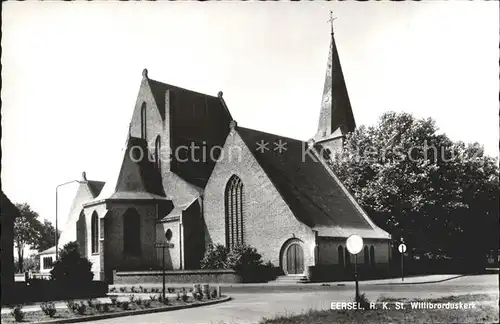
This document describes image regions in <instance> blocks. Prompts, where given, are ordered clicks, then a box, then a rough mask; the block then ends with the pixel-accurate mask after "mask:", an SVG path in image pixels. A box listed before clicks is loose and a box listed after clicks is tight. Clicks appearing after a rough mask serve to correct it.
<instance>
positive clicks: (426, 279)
mask: <svg viewBox="0 0 500 324" xmlns="http://www.w3.org/2000/svg"><path fill="white" fill-rule="evenodd" d="M462 276H464V275H457V274H442V275H441V274H440V275H426V276H414V277H408V278H404V281H401V278H390V279H377V280H365V281H360V282H362V283H363V284H369V285H393V284H423V283H433V282H441V281H446V280H451V279H455V278H459V277H462ZM193 284H194V283H168V282H167V283H166V284H165V285H166V287H171V288H180V287H186V288H188V287H189V288H190V287H192V285H193ZM351 284H354V281H353V280H351V281H334V282H310V283H300V282H298V283H266V282H264V283H210V284H209V285H210V287H211V288H212V287H217V286H221V287H263V286H265V287H270V286H277V287H281V286H322V285H323V286H324V285H330V286H337V285H351ZM132 286H135V287H136V288H138V287H139V286H142V287H144V288H153V287H154V288H161V287H162V283H161V282H159V283H141V284H115V285H110V286H109V288H110V289H111V287H115V288H116V289H120V287H132Z"/></svg>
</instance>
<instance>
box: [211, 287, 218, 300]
mask: <svg viewBox="0 0 500 324" xmlns="http://www.w3.org/2000/svg"><path fill="white" fill-rule="evenodd" d="M211 297H212V299H215V298H217V289H216V288H214V290H212V294H211Z"/></svg>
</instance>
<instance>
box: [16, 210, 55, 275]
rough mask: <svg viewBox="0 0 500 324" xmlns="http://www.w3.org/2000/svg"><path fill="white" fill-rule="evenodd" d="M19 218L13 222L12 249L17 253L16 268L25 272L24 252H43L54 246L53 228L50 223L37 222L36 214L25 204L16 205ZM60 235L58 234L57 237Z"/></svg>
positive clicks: (45, 221)
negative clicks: (32, 250) (27, 249)
mask: <svg viewBox="0 0 500 324" xmlns="http://www.w3.org/2000/svg"><path fill="white" fill-rule="evenodd" d="M16 207H17V209H19V212H20V217H17V218H16V220H15V221H14V247H15V249H16V252H17V268H18V270H19V271H20V272H23V271H25V270H26V269H25V266H24V250H25V248H27V247H30V248H32V249H35V250H38V251H43V250H46V249H48V248H50V247H52V246H54V245H55V232H56V231H55V228H54V226H52V223H51V222H49V221H47V220H44V221H43V223H42V222H41V221H40V220H39V215H38V213H37V212H35V211H33V210H32V209H31V207H30V206H29V205H28V204H27V203H23V204H16ZM59 235H60V233H58V236H59Z"/></svg>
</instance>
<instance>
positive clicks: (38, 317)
mask: <svg viewBox="0 0 500 324" xmlns="http://www.w3.org/2000/svg"><path fill="white" fill-rule="evenodd" d="M221 299H223V298H221V297H218V296H216V295H214V294H213V293H212V294H209V295H208V296H207V295H203V294H201V295H200V294H198V293H196V292H195V293H188V292H187V291H186V290H184V291H182V292H178V293H177V295H176V296H175V297H170V298H169V297H167V298H166V299H165V301H162V298H161V294H160V295H151V296H149V297H148V298H140V297H136V296H134V295H130V296H129V297H127V298H124V297H120V298H118V297H116V296H111V297H110V298H109V301H110V302H101V301H99V300H97V299H89V300H87V301H73V300H69V301H67V302H66V308H56V307H55V304H54V303H44V304H42V305H40V310H39V311H26V312H24V311H23V310H22V307H21V306H16V307H15V308H13V311H12V312H11V314H2V317H1V319H2V323H16V322H23V323H35V322H37V323H39V322H44V321H47V322H48V321H57V320H59V321H60V320H68V321H70V320H73V319H79V318H81V319H82V320H83V319H84V318H88V317H89V316H102V315H106V314H108V315H109V314H111V315H112V314H115V315H118V314H120V313H122V314H127V315H133V313H134V311H136V312H137V313H141V311H143V312H144V313H145V312H148V310H151V311H154V310H155V309H156V310H161V311H168V310H169V309H177V308H180V307H184V306H185V307H188V306H191V307H192V306H198V305H200V306H201V305H203V304H205V303H210V302H213V301H218V300H221ZM113 317H114V316H113ZM96 319H97V318H96Z"/></svg>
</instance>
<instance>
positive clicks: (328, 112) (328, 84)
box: [315, 33, 356, 140]
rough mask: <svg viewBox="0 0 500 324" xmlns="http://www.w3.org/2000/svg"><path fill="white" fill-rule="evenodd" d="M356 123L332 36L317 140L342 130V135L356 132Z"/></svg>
mask: <svg viewBox="0 0 500 324" xmlns="http://www.w3.org/2000/svg"><path fill="white" fill-rule="evenodd" d="M355 128H356V122H355V121H354V115H353V113H352V107H351V102H350V100H349V94H348V93H347V86H346V83H345V79H344V74H343V72H342V66H341V65H340V58H339V53H338V51H337V46H336V44H335V38H334V37H333V33H332V34H331V41H330V53H329V54H328V62H327V69H326V75H325V84H324V88H323V99H322V101H321V112H320V118H319V125H318V132H317V134H316V136H315V138H316V139H317V140H320V139H322V138H324V137H328V136H330V135H331V134H332V133H333V132H335V131H336V130H338V129H340V131H341V133H342V134H346V133H349V132H352V131H354V129H355Z"/></svg>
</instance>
